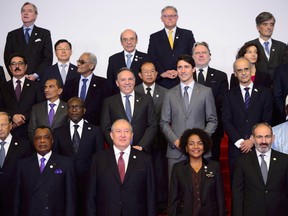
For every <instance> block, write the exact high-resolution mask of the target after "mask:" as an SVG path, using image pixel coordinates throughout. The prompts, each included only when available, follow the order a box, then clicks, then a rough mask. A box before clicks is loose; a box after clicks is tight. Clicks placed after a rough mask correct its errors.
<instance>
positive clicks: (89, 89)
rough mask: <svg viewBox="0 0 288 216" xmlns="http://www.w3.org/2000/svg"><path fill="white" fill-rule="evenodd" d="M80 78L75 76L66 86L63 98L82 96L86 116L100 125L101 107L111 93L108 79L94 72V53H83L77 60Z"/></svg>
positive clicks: (89, 120) (66, 99) (91, 121)
mask: <svg viewBox="0 0 288 216" xmlns="http://www.w3.org/2000/svg"><path fill="white" fill-rule="evenodd" d="M77 65H78V69H77V71H78V73H79V74H80V77H79V78H74V79H72V80H70V81H69V82H67V83H66V84H65V86H64V90H63V95H62V99H63V100H64V101H68V100H69V99H70V98H72V97H80V98H81V99H82V100H83V101H84V103H85V107H86V112H85V115H84V118H85V119H86V120H87V121H88V122H89V123H91V124H94V125H100V116H101V108H102V105H103V101H104V99H105V98H106V97H109V96H110V95H111V88H110V87H109V84H108V82H107V80H106V79H105V78H103V77H99V76H96V75H94V74H93V71H94V70H95V68H96V65H97V58H96V56H95V55H94V54H93V53H89V52H85V53H83V54H82V55H81V56H80V58H79V60H77Z"/></svg>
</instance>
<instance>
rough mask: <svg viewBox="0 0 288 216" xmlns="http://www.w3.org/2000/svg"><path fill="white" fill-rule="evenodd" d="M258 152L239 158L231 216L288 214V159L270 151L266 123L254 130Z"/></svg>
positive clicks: (268, 128)
mask: <svg viewBox="0 0 288 216" xmlns="http://www.w3.org/2000/svg"><path fill="white" fill-rule="evenodd" d="M251 140H252V141H253V143H254V145H255V150H252V151H250V152H249V153H247V154H245V155H243V156H241V157H240V158H238V159H237V161H236V165H235V173H234V178H233V184H232V194H233V196H232V198H233V200H232V215H233V216H250V215H253V216H263V215H267V216H268V215H277V216H286V215H288V209H287V205H288V156H287V155H286V154H283V153H280V152H278V151H275V150H273V149H271V144H272V142H273V140H274V135H273V133H272V128H271V127H270V125H268V124H267V123H259V124H257V125H255V126H254V127H253V130H252V139H251Z"/></svg>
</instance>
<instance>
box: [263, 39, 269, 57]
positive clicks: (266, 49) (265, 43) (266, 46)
mask: <svg viewBox="0 0 288 216" xmlns="http://www.w3.org/2000/svg"><path fill="white" fill-rule="evenodd" d="M264 48H265V51H266V53H267V54H268V56H270V49H269V42H268V41H265V42H264Z"/></svg>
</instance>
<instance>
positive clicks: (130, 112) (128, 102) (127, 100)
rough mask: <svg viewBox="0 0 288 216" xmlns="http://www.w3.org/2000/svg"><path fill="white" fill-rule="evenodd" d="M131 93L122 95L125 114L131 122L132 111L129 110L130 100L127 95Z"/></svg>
mask: <svg viewBox="0 0 288 216" xmlns="http://www.w3.org/2000/svg"><path fill="white" fill-rule="evenodd" d="M130 96H131V95H125V96H124V97H125V98H126V100H125V111H126V115H127V117H128V119H129V122H131V119H132V111H131V104H130V100H129V97H130Z"/></svg>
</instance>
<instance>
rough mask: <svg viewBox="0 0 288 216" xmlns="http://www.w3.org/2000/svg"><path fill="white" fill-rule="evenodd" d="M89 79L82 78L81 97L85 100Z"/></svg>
mask: <svg viewBox="0 0 288 216" xmlns="http://www.w3.org/2000/svg"><path fill="white" fill-rule="evenodd" d="M87 81H88V79H82V82H83V84H82V87H81V91H80V98H81V99H82V100H83V101H85V97H86V89H87V85H86V83H87Z"/></svg>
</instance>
